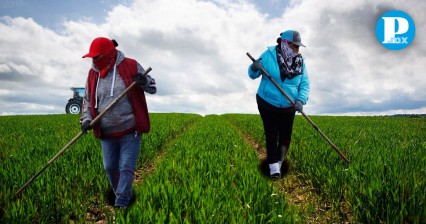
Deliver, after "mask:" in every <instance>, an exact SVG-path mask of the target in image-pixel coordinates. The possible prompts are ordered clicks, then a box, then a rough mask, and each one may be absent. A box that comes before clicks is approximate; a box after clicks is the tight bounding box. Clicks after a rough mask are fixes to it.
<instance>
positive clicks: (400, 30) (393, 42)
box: [376, 10, 416, 50]
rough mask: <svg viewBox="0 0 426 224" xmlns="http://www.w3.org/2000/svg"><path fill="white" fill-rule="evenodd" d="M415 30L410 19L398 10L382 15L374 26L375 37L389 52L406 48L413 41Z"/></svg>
mask: <svg viewBox="0 0 426 224" xmlns="http://www.w3.org/2000/svg"><path fill="white" fill-rule="evenodd" d="M415 32H416V28H415V26H414V22H413V20H412V19H411V17H410V16H409V15H408V14H406V13H404V12H402V11H398V10H393V11H389V12H387V13H385V14H383V15H382V16H381V17H380V18H379V20H378V21H377V24H376V37H377V39H378V40H379V42H380V43H381V44H382V45H383V46H384V47H386V48H388V49H390V50H400V49H403V48H405V47H407V46H408V45H409V44H410V43H411V41H413V39H414V34H415Z"/></svg>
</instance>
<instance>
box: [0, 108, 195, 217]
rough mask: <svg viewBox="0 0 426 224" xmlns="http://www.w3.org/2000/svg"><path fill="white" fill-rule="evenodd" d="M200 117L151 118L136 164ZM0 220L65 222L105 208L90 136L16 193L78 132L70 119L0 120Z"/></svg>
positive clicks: (98, 154)
mask: <svg viewBox="0 0 426 224" xmlns="http://www.w3.org/2000/svg"><path fill="white" fill-rule="evenodd" d="M200 118H201V116H199V115H194V114H152V115H151V124H152V126H153V127H161V128H153V130H152V131H151V132H150V134H147V135H143V137H142V138H143V142H144V145H143V150H141V153H140V156H139V160H140V162H139V163H138V164H139V165H141V164H142V163H145V162H147V161H150V160H152V159H153V158H154V157H155V156H156V155H157V154H158V153H159V151H160V149H161V147H162V146H163V144H164V143H165V142H167V140H168V139H171V138H174V136H176V135H177V134H178V133H180V132H181V131H182V130H184V128H185V127H186V126H188V125H190V124H191V123H193V122H195V121H196V120H198V119H200ZM0 120H1V124H2V125H1V126H0V149H1V150H0V159H1V161H2V163H1V169H0V179H1V182H2V184H1V191H0V205H1V210H0V211H1V213H0V215H1V216H0V218H2V221H4V222H5V223H31V222H33V223H38V222H49V223H64V222H69V220H74V221H80V222H81V221H85V214H86V212H87V211H88V210H89V207H91V206H99V207H101V206H100V205H105V204H106V201H107V198H106V194H105V192H106V191H107V189H109V183H108V181H107V179H106V177H105V174H104V171H103V166H102V151H101V148H100V143H99V141H98V140H97V139H95V138H94V137H93V135H92V134H91V133H89V134H87V135H84V136H82V137H81V138H80V139H79V140H78V141H77V142H76V143H75V144H74V145H73V146H71V147H70V149H68V150H67V152H66V153H64V154H63V155H62V156H61V157H59V158H58V159H57V160H56V161H55V163H53V164H52V165H51V166H49V168H48V169H46V170H45V171H44V172H43V173H42V174H41V175H40V176H39V177H38V178H37V179H36V180H35V181H34V182H33V183H32V185H30V186H29V187H28V188H27V189H26V190H25V191H24V193H23V195H22V198H19V199H17V198H15V197H14V195H15V191H16V190H17V189H19V187H21V186H22V185H23V184H24V183H25V182H26V181H27V180H28V179H29V178H30V177H31V176H32V175H34V174H35V172H36V171H38V170H39V169H40V168H41V167H42V166H43V165H44V164H46V163H47V161H49V160H50V159H51V158H52V157H53V156H54V155H55V154H56V153H57V152H58V151H59V150H60V149H62V148H63V146H64V145H66V144H67V143H68V142H69V141H70V140H71V139H72V138H73V137H74V136H75V135H77V134H78V133H79V132H80V125H79V123H78V120H79V117H78V116H73V115H44V116H10V117H0Z"/></svg>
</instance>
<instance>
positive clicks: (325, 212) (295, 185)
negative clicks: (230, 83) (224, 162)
mask: <svg viewBox="0 0 426 224" xmlns="http://www.w3.org/2000/svg"><path fill="white" fill-rule="evenodd" d="M228 123H229V125H230V126H232V127H233V128H234V129H235V130H236V131H237V132H238V133H239V134H240V135H241V136H242V137H243V138H244V140H245V141H246V143H248V144H249V145H251V146H253V148H255V149H256V153H257V155H258V158H259V161H260V165H259V169H260V171H261V172H262V173H263V174H264V175H268V172H269V167H268V164H267V162H266V149H265V148H264V147H263V146H262V145H260V144H259V143H257V142H255V141H254V140H253V139H252V138H251V137H250V136H247V135H245V134H244V133H243V131H241V130H240V129H239V128H238V127H236V126H235V125H233V124H232V123H230V122H228ZM282 170H284V173H283V177H282V178H281V179H278V180H271V181H273V182H272V185H271V186H272V187H273V188H274V191H275V192H277V193H276V194H277V195H280V194H283V195H285V197H286V198H287V199H288V201H289V203H290V204H291V205H292V206H294V207H297V208H298V209H299V210H300V211H301V212H302V214H303V216H304V217H306V220H305V221H306V222H307V223H327V224H328V223H345V224H347V223H351V221H349V220H350V218H349V219H348V218H346V217H348V216H349V212H347V211H337V210H335V209H331V207H330V205H329V203H328V202H327V201H326V200H325V199H324V198H322V197H321V195H319V194H318V191H317V190H316V189H315V188H313V187H312V184H310V183H308V182H306V181H304V180H303V179H302V177H301V174H299V173H296V172H295V171H293V170H292V169H291V164H289V163H288V161H287V160H286V161H284V163H283V169H282ZM342 207H343V209H342V210H345V208H346V206H344V205H343V206H342Z"/></svg>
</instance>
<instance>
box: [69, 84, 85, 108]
mask: <svg viewBox="0 0 426 224" xmlns="http://www.w3.org/2000/svg"><path fill="white" fill-rule="evenodd" d="M71 90H72V91H73V92H74V95H73V97H72V98H71V99H69V100H68V103H67V105H66V106H65V112H67V114H81V111H82V105H83V96H84V88H83V87H71Z"/></svg>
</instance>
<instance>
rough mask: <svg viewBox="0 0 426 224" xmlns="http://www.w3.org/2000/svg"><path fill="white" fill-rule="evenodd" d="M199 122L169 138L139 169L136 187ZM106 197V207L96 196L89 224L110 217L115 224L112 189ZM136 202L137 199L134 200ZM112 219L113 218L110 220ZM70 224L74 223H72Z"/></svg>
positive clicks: (87, 219)
mask: <svg viewBox="0 0 426 224" xmlns="http://www.w3.org/2000/svg"><path fill="white" fill-rule="evenodd" d="M195 123H197V121H195V122H193V123H191V124H189V125H187V126H186V127H184V128H183V129H182V131H180V132H179V134H177V135H176V136H173V137H171V138H169V139H168V140H167V141H166V142H165V143H164V144H163V145H162V147H161V149H160V150H159V153H158V154H157V155H156V156H155V157H154V158H153V159H152V160H151V161H150V162H148V163H144V164H142V165H141V166H140V167H139V168H138V169H136V171H135V179H134V182H133V185H134V186H137V185H141V184H142V182H143V177H146V176H147V175H149V174H151V173H152V172H154V171H155V164H157V162H158V161H160V160H162V158H163V157H164V154H165V153H164V150H163V148H167V147H168V146H169V145H172V144H174V142H175V140H176V139H177V138H179V137H180V136H181V135H182V134H183V133H184V132H185V131H186V130H187V129H189V128H191V127H192V126H193V125H194V124H195ZM105 178H106V177H105ZM105 194H106V195H105V196H106V198H107V203H108V204H106V205H104V206H103V208H102V205H101V204H98V203H99V196H96V198H95V199H96V200H95V202H96V203H95V204H94V205H92V206H91V207H89V208H88V211H87V212H86V217H85V218H86V222H87V223H96V224H107V223H109V220H108V217H112V220H113V222H114V223H115V221H114V220H115V213H116V212H117V211H116V210H115V209H114V201H113V200H114V197H115V195H114V192H113V191H112V189H109V190H108V191H107V192H105ZM132 200H135V199H132ZM131 204H132V201H131V202H130V205H131ZM118 212H119V211H118ZM110 219H111V218H110ZM70 223H74V222H73V221H71V222H70Z"/></svg>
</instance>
